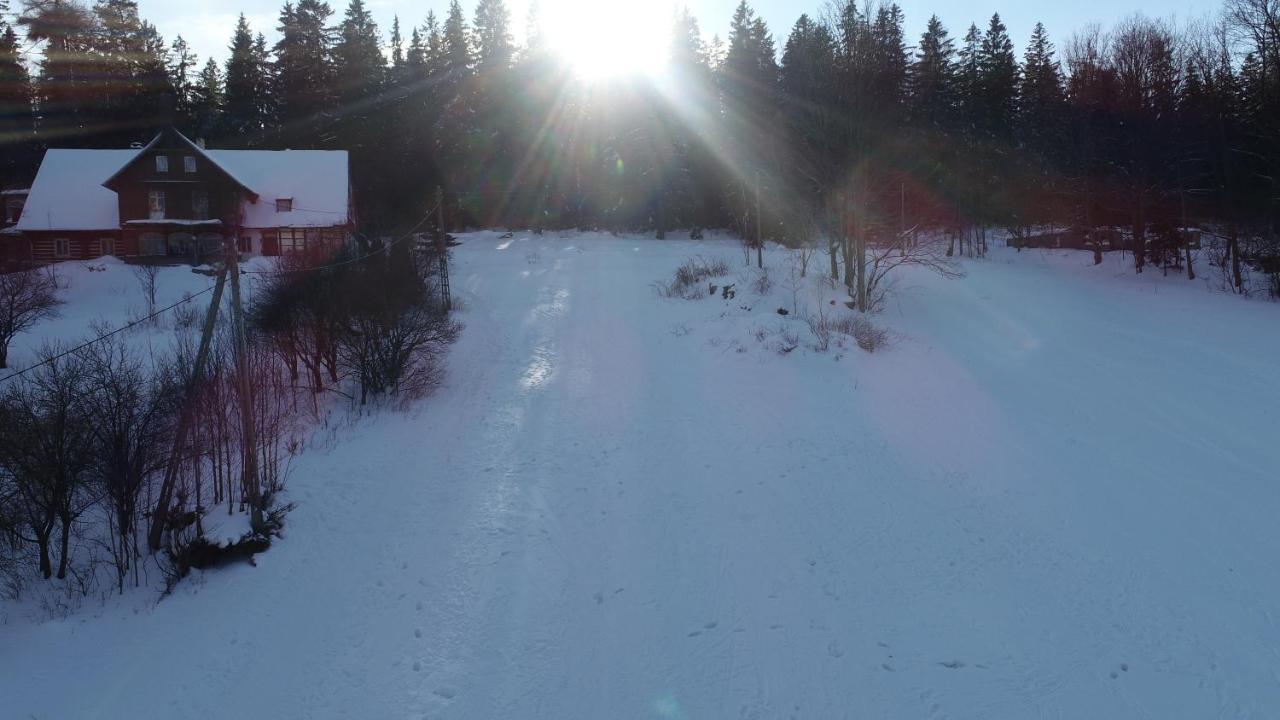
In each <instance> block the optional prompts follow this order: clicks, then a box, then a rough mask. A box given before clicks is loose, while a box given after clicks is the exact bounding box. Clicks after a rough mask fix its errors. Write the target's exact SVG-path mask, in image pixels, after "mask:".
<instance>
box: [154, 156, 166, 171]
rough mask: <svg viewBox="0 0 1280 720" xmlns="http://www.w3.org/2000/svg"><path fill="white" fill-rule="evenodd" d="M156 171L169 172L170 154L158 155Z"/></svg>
mask: <svg viewBox="0 0 1280 720" xmlns="http://www.w3.org/2000/svg"><path fill="white" fill-rule="evenodd" d="M156 172H158V173H167V172H169V156H168V155H156Z"/></svg>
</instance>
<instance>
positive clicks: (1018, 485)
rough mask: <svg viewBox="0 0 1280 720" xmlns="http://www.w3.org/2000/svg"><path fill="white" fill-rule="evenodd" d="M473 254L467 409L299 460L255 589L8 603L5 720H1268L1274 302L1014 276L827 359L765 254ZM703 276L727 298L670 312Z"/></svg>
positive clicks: (77, 327)
mask: <svg viewBox="0 0 1280 720" xmlns="http://www.w3.org/2000/svg"><path fill="white" fill-rule="evenodd" d="M462 240H463V244H462V246H461V247H459V248H458V249H457V251H456V264H455V266H454V275H453V287H454V291H455V295H456V296H458V297H459V299H460V301H461V302H460V304H461V306H462V310H461V312H460V313H459V319H460V320H461V321H462V322H464V323H465V324H466V330H465V331H464V332H463V335H462V338H461V340H460V341H459V342H458V344H457V345H456V346H455V347H454V348H453V350H452V353H451V357H450V361H449V375H448V379H447V384H446V387H444V388H442V389H441V390H440V391H439V392H438V393H437V394H436V395H435V396H433V397H432V398H430V399H428V400H427V401H425V403H424V404H423V405H422V406H421V408H420V409H419V410H418V411H417V412H414V413H410V414H397V413H385V414H382V415H380V416H377V417H374V418H371V419H364V420H360V421H358V422H356V423H354V424H352V425H351V426H350V427H347V428H345V429H343V430H342V431H341V433H340V434H339V437H338V439H336V440H335V441H333V442H331V443H329V444H327V445H326V446H325V447H322V448H319V449H313V450H310V451H308V452H307V453H305V454H304V455H303V456H301V457H300V458H299V459H298V461H297V462H296V463H295V465H294V471H293V474H292V476H291V479H290V499H291V500H292V501H294V502H296V503H297V504H298V508H297V510H295V511H294V512H293V513H292V514H291V515H290V516H289V524H288V527H287V528H286V539H285V540H284V541H283V542H280V543H278V544H277V545H275V546H274V547H273V548H272V549H271V550H270V552H268V553H266V554H265V555H262V556H260V557H259V558H258V567H256V568H255V567H250V566H248V565H241V566H235V567H232V568H229V569H226V570H223V571H219V572H216V573H210V574H207V575H204V576H202V577H193V578H192V579H191V580H190V581H188V582H186V583H184V584H183V585H182V586H180V587H179V589H178V590H177V592H176V594H175V595H174V596H173V597H170V598H168V599H166V600H164V601H162V602H160V603H159V604H156V603H155V592H154V591H153V590H151V589H147V590H144V591H139V592H136V593H131V594H127V595H125V596H124V597H122V598H117V599H113V600H111V601H109V602H108V603H107V604H106V605H105V606H99V605H97V604H93V603H90V604H89V605H88V606H86V607H85V608H84V609H82V610H81V611H80V612H79V613H77V614H74V615H72V616H71V617H69V618H66V619H60V620H52V621H50V620H43V619H40V618H38V617H37V618H33V617H31V613H30V612H28V611H27V610H28V609H27V608H24V607H21V606H6V605H4V604H0V717H4V718H10V717H12V718H39V719H41V720H43V719H55V718H130V719H136V718H177V717H183V718H210V719H224V718H225V719H228V720H230V719H238V718H370V719H380V718H396V719H399V718H413V719H415V720H417V719H420V718H456V719H469V720H490V719H496V718H557V719H559V718H583V719H586V718H655V719H681V720H683V719H688V720H695V719H703V718H736V719H739V720H746V719H752V718H758V719H761V720H764V719H773V718H815V719H819V720H825V719H829V718H1009V719H1011V720H1013V719H1019V720H1021V719H1024V718H1162V719H1165V718H1273V717H1276V716H1277V715H1280V625H1278V624H1277V623H1278V622H1280V574H1278V573H1277V572H1276V567H1275V563H1276V558H1277V557H1280V521H1278V520H1277V518H1280V477H1278V476H1277V468H1280V442H1278V440H1280V433H1278V432H1277V429H1276V408H1277V407H1280V332H1277V329H1280V304H1275V303H1269V302H1265V301H1259V300H1242V299H1239V298H1236V297H1232V296H1229V295H1224V294H1221V293H1214V292H1210V291H1209V290H1208V289H1207V288H1206V284H1205V283H1203V282H1199V281H1198V282H1196V283H1190V282H1188V281H1186V280H1185V278H1180V277H1172V276H1170V277H1168V278H1164V277H1161V276H1160V274H1159V273H1158V272H1148V273H1147V274H1146V275H1143V276H1134V275H1133V274H1132V271H1131V270H1129V269H1128V268H1127V266H1126V265H1125V264H1124V261H1123V260H1122V259H1120V258H1118V257H1109V258H1108V260H1107V263H1106V264H1104V265H1103V266H1101V267H1096V268H1095V267H1091V266H1090V256H1089V254H1088V253H1073V252H1068V253H1059V252H1042V251H1026V252H1023V253H1014V252H1012V251H1008V250H1005V249H997V250H995V251H994V252H993V255H992V257H991V258H989V259H987V260H981V261H967V262H966V263H965V264H964V269H965V271H966V273H967V277H965V278H963V279H958V280H946V279H942V278H938V277H935V276H930V275H926V274H922V273H916V274H909V275H907V276H906V277H904V278H903V280H902V282H901V283H900V284H899V286H898V291H897V294H896V295H895V296H894V298H893V299H892V300H891V301H890V302H889V303H888V304H887V306H886V307H885V309H884V311H883V312H882V313H881V314H880V315H878V316H877V317H876V322H877V323H879V324H882V325H884V326H886V327H887V328H888V329H890V330H891V332H892V334H893V337H894V339H893V342H892V344H891V346H890V347H888V348H886V349H882V350H881V351H879V352H877V353H875V354H867V353H865V352H863V351H861V350H859V349H857V348H856V347H854V346H853V345H852V343H851V342H847V341H846V342H844V343H843V345H844V347H840V346H838V345H836V344H833V345H832V347H831V348H830V349H829V350H828V351H827V352H825V353H819V352H816V351H815V350H814V349H812V347H811V345H812V343H813V337H812V335H811V334H810V333H809V330H808V327H807V325H806V324H805V322H804V321H803V320H801V319H798V318H797V314H796V313H792V314H790V315H788V316H786V317H782V316H780V315H778V314H777V313H776V310H777V308H779V307H783V308H786V309H788V310H790V309H792V302H793V298H792V291H791V289H788V288H785V287H783V286H784V280H785V278H786V276H787V273H786V263H787V257H786V255H785V253H784V252H783V251H781V250H773V251H772V252H770V253H767V254H766V258H765V259H766V264H768V265H770V266H771V267H772V268H774V270H773V272H772V273H771V274H772V277H773V280H774V287H773V289H772V292H771V294H770V295H769V296H767V297H760V296H758V295H756V294H755V293H754V292H753V291H752V290H751V289H750V287H749V286H750V285H751V279H752V273H751V271H749V270H747V269H745V268H743V267H742V255H741V251H740V249H739V248H738V247H737V246H736V245H735V244H734V243H732V242H729V241H718V240H710V241H706V242H700V243H694V242H689V241H670V240H669V241H654V240H651V239H647V240H646V239H638V238H611V237H608V236H601V235H588V234H582V235H577V234H574V235H570V236H566V237H558V236H555V235H552V234H548V235H546V236H543V237H536V238H535V237H532V236H526V235H517V236H516V238H514V239H501V238H499V237H498V235H497V234H496V233H474V234H468V235H464V236H462ZM695 255H701V256H703V257H707V258H711V257H723V258H725V259H726V260H728V261H729V263H730V265H731V267H732V269H733V272H734V273H735V274H738V275H740V278H737V279H736V282H738V287H737V289H738V295H737V297H736V299H734V300H722V299H720V298H718V297H717V298H715V299H707V298H702V299H698V300H678V299H664V298H660V297H658V295H657V293H655V291H654V289H653V287H652V286H651V283H653V282H655V281H659V280H667V279H670V277H671V274H672V272H673V270H674V269H675V268H676V266H678V265H679V264H680V263H681V262H683V261H684V260H686V259H687V258H689V257H692V256H695ZM823 263H825V258H823V257H821V256H818V257H816V258H815V259H814V263H813V266H812V268H813V270H814V271H815V273H818V274H820V272H821V267H822V265H823ZM1207 270H1208V268H1203V270H1202V272H1206V274H1207ZM127 273H128V271H127V269H126V268H124V267H122V266H119V265H111V264H110V263H109V264H108V268H107V271H105V272H101V273H87V272H84V271H82V270H77V271H75V272H74V278H73V280H74V281H75V282H73V287H72V289H71V290H69V291H68V292H69V293H70V296H71V297H72V299H73V303H72V304H71V305H69V306H68V307H67V308H65V312H64V318H63V319H61V320H57V321H52V322H50V323H49V324H48V325H46V326H43V327H42V328H41V331H42V332H46V333H53V334H60V335H62V336H64V337H68V338H72V337H80V336H81V335H83V334H85V333H86V332H87V324H88V322H89V321H90V320H91V319H92V318H93V317H95V316H97V315H99V314H102V315H106V316H107V317H109V318H111V319H112V321H113V322H119V321H122V320H124V319H125V318H126V317H127V316H128V315H129V314H130V313H135V314H136V311H137V310H139V309H140V307H141V301H140V298H139V296H138V295H137V289H136V284H135V283H134V282H133V280H132V277H131V276H129V275H128V274H127ZM730 281H735V280H734V279H731V280H730ZM209 282H211V281H210V280H209V279H208V278H205V277H202V276H198V275H192V274H191V273H190V272H188V271H187V270H185V269H180V268H178V269H173V270H170V271H166V273H165V274H164V275H163V276H162V280H161V298H160V302H161V304H165V303H166V302H171V301H172V300H174V299H176V298H177V297H179V296H180V294H181V292H183V291H192V292H194V291H196V290H199V289H201V288H203V287H205V286H206V285H207V284H208V283H209ZM77 283H78V284H77ZM95 283H96V284H95ZM113 288H115V289H113ZM799 297H800V300H799V302H800V303H801V305H802V307H801V309H803V304H804V303H806V302H807V304H808V306H809V307H810V309H811V310H812V309H815V308H816V307H818V306H819V305H821V306H823V307H824V308H826V312H834V311H835V310H836V308H831V307H830V306H829V305H828V304H827V300H828V298H830V297H834V294H833V292H832V291H830V290H827V289H823V288H822V287H821V285H820V282H819V283H817V284H810V285H806V287H805V288H804V289H803V290H802V291H801V292H800V293H799ZM806 299H807V300H806ZM839 309H840V310H842V308H839ZM164 332H165V331H162V330H160V329H157V330H155V331H154V334H155V335H156V337H162V336H164ZM789 335H794V336H795V337H797V338H798V339H799V346H798V347H796V349H795V350H793V351H792V352H790V353H786V354H782V353H780V352H779V351H778V349H779V348H780V347H784V346H788V345H789V343H787V341H786V338H787V337H788V336H789ZM23 342H25V343H27V344H25V345H23V347H21V348H16V349H15V358H14V360H15V364H17V365H21V364H23V362H24V360H25V359H26V358H29V357H30V355H29V353H30V347H31V343H32V341H31V340H30V339H27V340H24V341H23Z"/></svg>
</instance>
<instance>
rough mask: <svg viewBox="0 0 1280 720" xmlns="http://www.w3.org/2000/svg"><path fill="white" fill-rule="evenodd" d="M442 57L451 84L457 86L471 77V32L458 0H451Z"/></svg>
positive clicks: (445, 23)
mask: <svg viewBox="0 0 1280 720" xmlns="http://www.w3.org/2000/svg"><path fill="white" fill-rule="evenodd" d="M440 56H441V60H442V65H443V69H444V71H445V72H446V73H448V75H449V82H450V83H451V84H453V85H455V86H457V85H459V84H461V83H463V82H464V81H465V80H466V79H467V78H468V77H470V76H471V69H472V54H471V32H470V30H468V29H467V19H466V17H464V16H463V14H462V6H461V5H459V4H458V0H451V1H450V3H449V15H448V16H447V17H446V18H445V21H444V30H443V33H442V36H441V50H440Z"/></svg>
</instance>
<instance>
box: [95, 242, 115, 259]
mask: <svg viewBox="0 0 1280 720" xmlns="http://www.w3.org/2000/svg"><path fill="white" fill-rule="evenodd" d="M98 254H99V255H115V254H116V241H115V238H98Z"/></svg>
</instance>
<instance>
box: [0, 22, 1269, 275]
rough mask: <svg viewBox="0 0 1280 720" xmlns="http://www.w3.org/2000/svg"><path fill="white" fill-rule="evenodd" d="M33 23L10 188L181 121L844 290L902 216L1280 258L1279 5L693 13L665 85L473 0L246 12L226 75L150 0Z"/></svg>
mask: <svg viewBox="0 0 1280 720" xmlns="http://www.w3.org/2000/svg"><path fill="white" fill-rule="evenodd" d="M17 18H18V19H17V21H16V22H17V25H18V27H19V30H21V31H23V32H24V33H25V36H26V39H27V40H28V41H31V42H35V41H38V42H39V43H40V45H38V46H35V45H30V44H25V45H24V44H23V43H21V42H20V41H19V39H18V38H19V34H18V33H16V32H15V31H14V28H13V27H11V26H10V25H8V24H5V25H4V26H3V27H0V31H2V35H3V40H2V41H0V103H3V107H4V110H3V122H4V123H5V125H6V127H5V129H4V137H5V138H6V139H7V140H8V141H9V147H11V148H12V149H13V152H6V153H5V158H6V161H5V168H4V169H3V172H4V173H6V177H5V178H4V179H5V180H6V181H8V180H11V179H12V178H15V177H19V176H21V175H22V173H24V172H25V173H29V172H30V167H31V162H32V158H33V157H34V155H35V153H34V152H33V150H35V149H37V148H39V147H41V146H47V145H57V144H77V145H103V146H106V145H112V146H119V145H121V144H122V143H125V142H127V141H131V140H137V139H139V138H141V137H144V136H145V135H146V133H147V132H149V131H150V130H151V129H153V128H154V127H156V126H159V125H162V124H166V123H170V122H172V123H176V124H177V125H178V126H179V127H181V128H182V129H184V130H186V131H187V132H189V133H191V134H193V135H196V136H200V137H204V138H207V139H209V140H210V141H211V142H213V143H216V144H218V145H222V146H246V147H295V148H302V147H308V148H339V147H340V148H347V149H349V150H350V151H351V152H352V154H353V176H354V177H353V181H354V185H355V187H356V189H357V198H358V202H359V206H360V210H361V218H362V221H363V222H364V223H365V224H366V225H368V226H369V228H368V229H369V230H371V231H375V232H382V231H384V230H386V229H389V228H392V227H394V226H397V225H399V224H401V223H403V222H406V221H408V220H410V219H416V218H417V217H418V216H419V215H420V214H421V213H422V212H423V211H424V210H425V209H426V208H427V207H428V206H429V205H430V203H431V199H430V198H431V193H432V189H433V188H434V187H435V186H436V185H441V186H443V187H444V188H445V189H446V192H447V193H448V197H449V202H450V206H451V209H452V211H453V212H451V214H450V216H451V218H453V219H454V221H455V222H458V223H474V224H506V225H517V226H536V227H544V226H545V227H557V226H594V227H604V228H610V229H649V230H657V231H658V233H659V234H660V235H661V234H662V233H663V232H664V231H665V230H667V229H669V228H672V227H697V226H728V227H732V228H735V229H737V230H739V231H740V232H741V233H742V234H743V235H744V236H746V237H748V238H749V239H758V238H760V237H776V238H786V239H789V240H791V241H811V240H814V239H817V238H825V239H827V240H828V242H829V243H830V245H829V250H830V255H831V263H832V266H833V268H835V267H836V266H837V265H842V266H843V267H844V268H845V275H846V276H847V277H846V279H847V280H848V282H849V284H850V286H851V287H853V286H854V285H855V284H856V283H857V279H856V277H855V276H856V275H858V273H857V272H855V271H854V270H856V268H857V267H860V264H859V263H858V261H857V259H858V257H863V256H865V253H866V252H867V251H868V248H870V247H875V246H877V245H883V244H884V238H886V237H887V236H890V235H893V234H901V233H904V232H906V231H908V230H910V229H912V228H930V229H943V230H946V231H948V232H949V233H950V234H951V236H952V238H953V242H954V243H956V247H955V248H954V249H953V251H957V252H966V253H981V252H983V251H984V250H985V247H986V231H987V228H991V227H995V228H1003V229H1006V230H1008V231H1010V232H1012V233H1013V234H1014V235H1015V236H1019V235H1025V234H1026V233H1027V232H1028V231H1029V229H1030V228H1033V227H1037V226H1056V227H1058V228H1072V229H1073V232H1075V233H1077V234H1078V236H1079V237H1082V238H1085V239H1086V242H1088V243H1089V244H1090V245H1091V246H1093V247H1095V248H1096V249H1097V252H1099V253H1100V252H1101V251H1102V250H1103V249H1106V248H1117V247H1122V248H1125V249H1128V250H1131V251H1133V258H1134V261H1135V267H1136V268H1137V269H1138V270H1139V271H1141V270H1142V268H1143V267H1144V265H1145V264H1147V263H1148V262H1152V261H1156V262H1160V263H1161V264H1162V265H1165V266H1168V265H1170V264H1176V265H1178V266H1179V267H1181V264H1182V257H1183V255H1184V254H1186V253H1184V251H1185V250H1187V249H1188V248H1187V247H1186V245H1187V236H1186V235H1185V234H1183V233H1179V232H1177V230H1176V229H1177V228H1179V227H1184V226H1187V225H1199V226H1201V227H1204V228H1206V229H1208V230H1209V231H1211V233H1212V234H1213V236H1215V237H1218V238H1220V240H1221V248H1222V249H1221V251H1220V252H1219V255H1218V256H1217V258H1216V262H1218V263H1220V265H1221V267H1223V268H1224V269H1226V272H1227V273H1228V275H1230V276H1231V279H1230V284H1231V285H1233V286H1234V287H1236V288H1237V289H1241V288H1242V286H1243V285H1244V282H1243V280H1242V277H1241V275H1242V273H1247V272H1248V268H1249V267H1250V266H1252V267H1260V268H1265V269H1267V270H1269V271H1270V272H1272V273H1273V275H1274V273H1276V272H1277V269H1276V265H1277V264H1280V261H1278V260H1277V259H1276V251H1275V244H1276V241H1275V237H1276V233H1277V224H1278V222H1280V211H1278V210H1277V197H1278V196H1280V189H1278V188H1277V186H1276V180H1275V178H1276V177H1278V175H1277V172H1278V171H1280V167H1277V165H1278V164H1280V121H1278V120H1277V118H1280V4H1278V3H1277V2H1276V0H1225V4H1224V7H1223V9H1222V12H1221V14H1220V16H1219V17H1218V18H1217V19H1216V20H1212V21H1208V20H1206V21H1203V22H1200V23H1196V24H1192V25H1189V26H1185V27H1183V26H1174V25H1173V24H1172V23H1169V22H1166V21H1162V20H1155V19H1149V18H1146V17H1142V16H1134V17H1131V18H1129V19H1127V20H1125V21H1124V22H1122V23H1120V24H1119V25H1118V26H1117V27H1114V28H1109V29H1104V28H1101V27H1098V26H1087V27H1085V28H1084V29H1082V30H1079V31H1077V32H1075V33H1074V34H1073V35H1071V36H1070V37H1069V38H1068V39H1066V41H1065V42H1064V43H1062V44H1061V46H1060V47H1055V45H1054V43H1053V42H1052V41H1051V40H1050V35H1049V32H1048V31H1047V30H1046V29H1045V28H1044V27H1043V26H1037V27H1036V28H1035V31H1034V33H1033V34H1032V36H1031V37H1030V38H1029V39H1027V41H1026V43H1025V46H1024V47H1025V49H1024V50H1022V51H1019V50H1018V49H1017V45H1018V43H1016V42H1015V39H1014V38H1011V37H1010V36H1009V34H1008V32H1007V30H1006V28H1005V26H1004V25H1003V23H1002V22H1001V20H1000V17H999V16H998V15H995V16H992V17H991V18H990V19H989V20H988V21H987V22H985V23H983V25H982V26H978V25H970V26H969V27H968V28H966V29H964V31H963V32H962V33H959V34H956V35H953V34H952V33H951V32H950V31H949V30H948V29H947V28H946V27H944V25H943V23H942V22H941V21H940V20H939V19H938V18H937V17H933V18H931V19H930V20H929V22H928V24H927V28H926V30H925V32H924V33H923V34H922V36H921V37H919V38H918V39H916V40H915V41H914V42H912V40H911V39H909V38H907V37H906V36H905V33H904V29H903V28H904V21H905V18H904V17H903V13H902V12H901V10H900V9H899V8H898V7H897V6H896V5H893V4H887V3H885V4H879V3H871V2H869V1H868V2H865V3H859V2H857V0H837V2H835V3H834V4H831V5H829V6H828V7H827V8H826V9H825V10H824V11H823V12H822V14H821V15H820V16H810V15H803V16H801V17H800V18H799V19H798V20H797V21H796V23H795V25H794V27H793V28H792V29H791V31H790V33H789V34H788V36H787V38H786V40H785V42H783V43H782V44H781V47H778V46H777V44H776V43H775V40H774V37H773V35H772V34H771V33H770V30H769V29H768V28H767V27H766V26H765V24H764V22H763V21H762V20H761V19H760V18H758V17H757V16H756V15H755V14H754V12H753V11H752V9H751V8H750V7H749V5H748V4H747V3H746V2H745V0H744V2H742V3H741V4H740V5H739V6H738V8H737V10H736V12H735V13H734V15H733V18H732V21H731V25H730V31H729V35H728V37H727V39H726V41H725V42H723V43H722V42H720V41H719V40H715V41H713V42H710V43H706V42H704V40H703V36H702V33H701V32H700V31H699V29H698V25H697V21H696V20H695V19H694V18H693V17H691V16H690V15H689V14H688V13H687V12H683V13H678V14H677V16H676V17H675V18H674V22H673V27H672V32H671V34H670V35H671V36H670V46H669V49H668V50H667V52H668V53H669V64H668V68H667V71H666V72H665V73H663V75H662V76H661V77H659V78H637V77H629V78H614V79H610V80H607V81H597V82H591V83H587V82H581V81H580V79H578V78H575V77H574V76H573V73H572V72H569V71H568V70H567V68H566V67H565V65H564V63H563V61H562V60H561V59H560V57H559V55H558V54H557V53H556V51H555V50H556V49H555V48H553V47H550V46H549V44H548V42H547V40H546V37H547V33H546V32H545V28H542V27H541V26H540V24H539V22H538V20H537V18H536V16H535V17H531V18H530V20H529V25H528V28H527V31H526V33H525V36H526V39H525V42H524V43H523V45H522V46H519V47H517V46H516V44H515V42H514V41H513V37H512V29H511V18H510V15H509V13H508V11H507V9H506V8H505V6H504V4H503V2H502V0H479V2H478V3H477V6H476V8H475V12H474V15H473V16H472V18H471V19H470V21H469V20H468V18H467V17H466V15H465V14H464V12H463V9H462V7H461V6H460V5H459V3H458V2H457V0H453V2H452V3H451V4H450V6H449V8H448V11H447V13H446V14H445V16H444V17H443V18H439V17H437V16H436V15H435V14H434V13H430V14H428V16H427V18H426V19H425V21H424V22H423V23H422V24H421V25H417V26H414V27H412V28H409V29H408V30H407V32H406V30H405V29H404V28H402V26H401V24H400V22H399V20H398V19H397V20H396V21H395V22H394V23H393V26H392V27H391V28H390V41H389V43H388V42H386V41H385V40H384V36H383V33H382V29H380V28H379V27H378V26H377V25H376V24H375V23H374V21H373V19H372V17H371V15H370V13H369V11H368V9H367V7H366V5H365V3H364V1H363V0H350V3H349V4H348V5H347V7H346V8H345V10H344V11H342V12H341V13H338V12H335V10H334V9H333V8H332V7H330V6H329V5H328V4H327V3H325V2H322V1H321V0H296V2H292V1H291V2H286V3H285V5H284V7H283V8H282V9H281V11H280V14H279V20H278V26H277V28H276V30H277V31H278V36H279V40H278V41H277V42H276V43H275V44H274V45H273V46H269V45H268V44H267V42H266V40H265V39H264V37H263V35H262V34H261V33H260V32H257V33H255V31H254V29H253V28H250V27H249V25H248V23H247V22H246V21H245V20H244V18H243V17H242V18H241V19H240V22H239V23H238V25H237V26H236V28H234V32H233V35H232V39H231V42H230V46H229V48H230V54H229V57H228V59H227V60H226V62H225V63H223V64H218V63H217V62H214V61H213V60H212V59H210V60H208V61H206V62H205V63H204V64H200V63H199V62H198V60H197V59H196V58H195V57H194V56H193V54H192V53H191V52H190V50H189V49H188V47H187V46H186V43H185V42H183V41H182V39H181V38H178V39H176V40H175V41H174V42H173V43H171V44H166V43H164V42H163V41H162V40H161V38H160V37H159V35H158V33H157V32H156V30H155V28H154V27H153V26H151V25H150V24H148V23H147V22H146V21H145V20H143V19H141V18H140V17H139V16H138V13H137V8H136V5H135V3H134V2H133V1H132V0H97V1H96V2H95V3H94V5H93V6H92V7H87V6H85V5H82V4H79V1H78V0H24V2H23V5H22V8H21V9H20V12H19V13H18V15H17ZM27 47H33V48H34V47H39V48H40V49H39V53H40V54H39V55H38V56H34V55H32V56H28V57H25V58H24V57H23V55H22V53H23V51H24V48H27ZM654 51H655V52H662V50H661V49H660V48H655V50H654ZM31 52H32V53H34V52H35V51H34V50H32V51H31ZM24 60H26V61H27V62H23V61H24ZM28 68H34V72H33V73H31V74H28ZM1186 257H1187V259H1188V260H1190V255H1189V254H1186ZM851 268H852V269H854V270H850V269H851Z"/></svg>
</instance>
